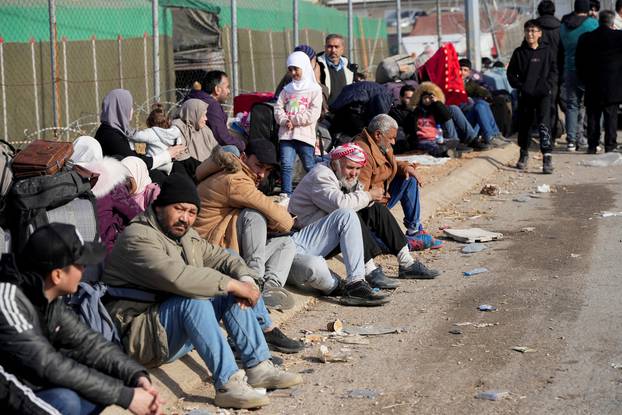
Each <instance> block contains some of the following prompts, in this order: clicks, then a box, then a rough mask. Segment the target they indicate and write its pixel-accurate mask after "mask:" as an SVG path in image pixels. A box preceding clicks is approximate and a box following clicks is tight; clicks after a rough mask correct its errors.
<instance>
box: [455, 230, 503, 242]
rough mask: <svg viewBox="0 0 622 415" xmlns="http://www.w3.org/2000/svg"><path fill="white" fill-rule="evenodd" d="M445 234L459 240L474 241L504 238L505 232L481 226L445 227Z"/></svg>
mask: <svg viewBox="0 0 622 415" xmlns="http://www.w3.org/2000/svg"><path fill="white" fill-rule="evenodd" d="M443 232H445V235H447V236H449V237H450V238H451V239H454V240H456V241H458V242H464V243H468V244H470V243H473V242H489V241H496V240H499V239H503V234H502V233H499V232H490V231H487V230H484V229H480V228H466V229H454V228H450V229H444V230H443Z"/></svg>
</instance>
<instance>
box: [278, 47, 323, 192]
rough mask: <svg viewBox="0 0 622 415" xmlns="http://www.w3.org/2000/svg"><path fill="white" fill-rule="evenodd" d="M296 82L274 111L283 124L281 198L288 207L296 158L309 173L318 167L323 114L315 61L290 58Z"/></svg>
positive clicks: (302, 55)
mask: <svg viewBox="0 0 622 415" xmlns="http://www.w3.org/2000/svg"><path fill="white" fill-rule="evenodd" d="M287 69H288V71H289V73H290V74H291V76H292V81H291V82H290V83H289V84H287V85H285V87H284V88H283V90H282V91H281V93H280V94H279V99H278V101H277V103H276V106H275V107H274V118H275V119H276V122H277V123H278V124H279V150H280V156H281V157H280V158H281V181H282V190H281V191H282V193H281V197H282V198H283V199H282V201H283V202H284V204H285V203H286V202H287V198H288V197H289V196H290V195H291V194H292V170H293V165H294V160H295V158H296V154H298V157H300V160H301V161H302V165H303V167H304V169H305V171H309V170H311V168H313V166H314V165H315V143H316V134H315V127H316V125H317V121H318V119H319V118H320V114H321V112H322V89H321V87H320V85H319V84H318V83H317V81H316V80H315V74H314V72H313V68H312V67H311V61H310V60H309V57H308V56H307V55H306V54H305V53H304V52H294V53H292V54H291V55H289V57H288V58H287Z"/></svg>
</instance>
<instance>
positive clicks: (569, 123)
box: [559, 0, 598, 151]
mask: <svg viewBox="0 0 622 415" xmlns="http://www.w3.org/2000/svg"><path fill="white" fill-rule="evenodd" d="M589 11H590V2H589V0H577V1H575V3H574V12H572V13H570V14H567V15H565V16H564V17H563V18H562V25H561V27H560V29H559V37H560V39H561V43H562V46H563V48H564V96H565V98H566V134H567V135H566V141H567V143H568V144H567V147H566V149H567V150H568V151H575V150H576V149H577V144H579V138H580V137H579V132H580V131H581V130H582V129H581V128H579V113H580V111H581V107H582V101H583V95H584V93H585V87H584V86H583V83H582V82H581V81H580V80H579V77H578V76H577V66H576V64H575V61H576V60H575V54H576V51H577V44H578V42H579V38H580V37H581V35H583V34H584V33H588V32H591V31H593V30H596V28H598V21H597V20H596V19H594V18H592V17H590V16H589V14H588V13H589Z"/></svg>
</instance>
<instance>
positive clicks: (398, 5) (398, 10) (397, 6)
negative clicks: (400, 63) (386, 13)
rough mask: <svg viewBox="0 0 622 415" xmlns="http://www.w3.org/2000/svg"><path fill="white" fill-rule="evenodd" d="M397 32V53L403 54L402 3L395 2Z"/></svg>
mask: <svg viewBox="0 0 622 415" xmlns="http://www.w3.org/2000/svg"><path fill="white" fill-rule="evenodd" d="M395 30H396V34H397V53H398V55H399V54H400V53H401V52H402V1H401V0H396V1H395Z"/></svg>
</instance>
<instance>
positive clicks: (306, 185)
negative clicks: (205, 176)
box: [289, 143, 439, 289]
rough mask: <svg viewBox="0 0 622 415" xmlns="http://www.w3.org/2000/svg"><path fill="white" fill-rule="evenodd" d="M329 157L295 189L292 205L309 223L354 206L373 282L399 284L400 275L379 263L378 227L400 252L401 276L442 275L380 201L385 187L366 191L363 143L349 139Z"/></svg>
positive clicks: (382, 236)
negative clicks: (411, 245) (417, 256)
mask: <svg viewBox="0 0 622 415" xmlns="http://www.w3.org/2000/svg"><path fill="white" fill-rule="evenodd" d="M330 158H331V161H327V162H324V163H320V164H318V165H317V166H316V167H314V168H313V170H311V171H310V172H309V173H307V174H306V175H305V177H304V178H303V179H302V181H301V182H300V183H299V184H298V186H297V187H296V190H294V193H293V195H292V197H291V199H290V203H289V210H290V212H291V213H292V214H294V215H296V216H297V218H298V221H299V222H300V223H301V224H302V225H303V226H304V225H306V224H308V223H313V222H315V221H316V220H317V219H318V218H321V217H323V216H325V215H327V214H328V213H330V212H332V211H334V210H336V209H340V208H350V209H354V210H355V211H356V212H357V213H358V216H359V219H360V222H361V228H362V232H363V246H364V249H365V271H366V277H365V279H366V280H367V282H368V283H369V284H370V285H371V286H372V287H377V288H386V289H394V288H397V286H398V284H397V283H396V282H395V281H391V280H389V279H387V278H386V277H385V275H384V272H383V271H382V268H379V267H377V266H376V264H375V263H374V259H373V258H374V257H376V256H378V255H380V254H381V253H382V250H381V249H380V248H379V247H378V244H377V243H376V241H375V239H374V235H373V233H375V234H376V235H377V236H378V237H379V238H380V240H381V241H382V243H383V244H384V245H385V246H386V247H387V248H388V252H389V253H390V254H392V255H396V256H397V259H398V262H399V274H398V276H399V278H418V279H432V278H435V277H436V276H438V275H439V272H438V271H436V270H430V269H428V268H426V266H425V265H423V264H422V263H421V262H419V261H415V260H413V258H412V256H411V255H410V252H409V250H408V243H407V241H406V237H405V236H404V233H403V232H402V230H401V229H400V226H399V224H398V223H397V221H396V220H395V217H394V216H393V214H392V213H391V211H390V210H389V209H388V208H387V207H386V206H385V205H383V204H380V203H378V202H381V201H383V200H384V198H385V196H384V190H383V189H380V188H374V189H371V190H369V191H365V190H363V188H362V186H361V184H360V183H359V182H358V176H359V173H360V171H361V168H362V167H363V166H364V165H365V164H366V162H367V157H366V155H365V153H364V152H363V149H361V147H359V146H358V145H356V144H352V143H348V144H344V145H342V146H339V147H337V148H335V149H333V150H332V151H331V152H330ZM374 202H376V203H374ZM372 232H373V233H372Z"/></svg>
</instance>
